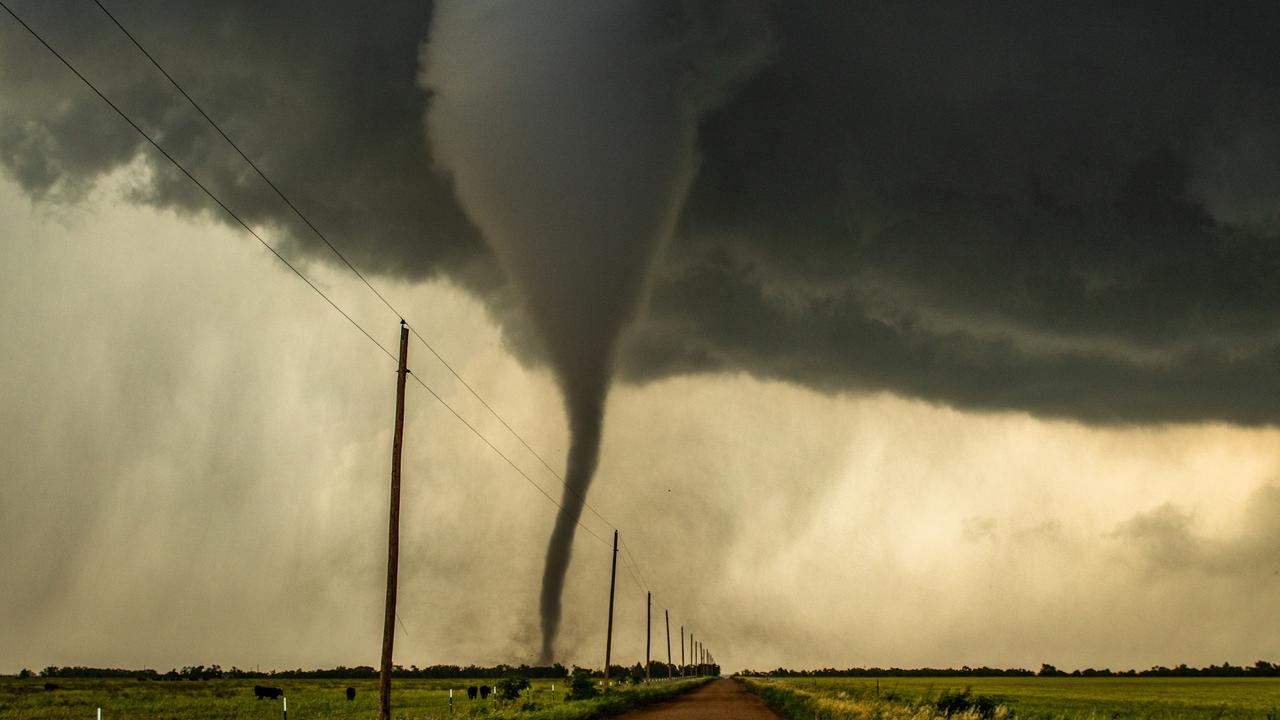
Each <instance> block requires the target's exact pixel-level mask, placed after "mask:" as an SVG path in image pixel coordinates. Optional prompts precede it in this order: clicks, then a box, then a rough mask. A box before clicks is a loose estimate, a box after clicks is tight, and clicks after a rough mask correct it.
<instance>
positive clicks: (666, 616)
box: [662, 608, 671, 680]
mask: <svg viewBox="0 0 1280 720" xmlns="http://www.w3.org/2000/svg"><path fill="white" fill-rule="evenodd" d="M662 619H663V620H665V621H666V622H667V679H668V680H670V679H671V614H670V613H668V612H667V611H666V609H665V608H664V609H663V611H662Z"/></svg>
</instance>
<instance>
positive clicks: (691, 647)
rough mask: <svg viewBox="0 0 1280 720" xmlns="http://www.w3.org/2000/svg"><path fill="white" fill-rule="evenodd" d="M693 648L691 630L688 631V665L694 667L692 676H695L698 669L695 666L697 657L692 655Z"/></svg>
mask: <svg viewBox="0 0 1280 720" xmlns="http://www.w3.org/2000/svg"><path fill="white" fill-rule="evenodd" d="M693 648H694V643H693V631H692V630H690V631H689V664H690V665H693V666H694V667H693V674H694V675H697V674H698V667H697V665H698V661H697V657H698V656H697V655H694V654H693Z"/></svg>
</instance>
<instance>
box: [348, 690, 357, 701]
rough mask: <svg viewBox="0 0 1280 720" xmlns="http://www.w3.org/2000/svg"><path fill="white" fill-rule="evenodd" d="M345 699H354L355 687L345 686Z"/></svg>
mask: <svg viewBox="0 0 1280 720" xmlns="http://www.w3.org/2000/svg"><path fill="white" fill-rule="evenodd" d="M347 699H348V700H355V699H356V689H355V688H347Z"/></svg>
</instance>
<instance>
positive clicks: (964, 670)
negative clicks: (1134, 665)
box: [739, 660, 1280, 678]
mask: <svg viewBox="0 0 1280 720" xmlns="http://www.w3.org/2000/svg"><path fill="white" fill-rule="evenodd" d="M739 674H740V675H746V676H750V677H801V678H804V677H1031V676H1038V677H1280V665H1277V664H1275V663H1270V662H1267V661H1265V660H1259V661H1257V662H1255V663H1254V664H1252V665H1232V664H1231V663H1227V662H1224V663H1222V664H1221V665H1210V666H1208V667H1203V668H1193V667H1188V666H1187V665H1186V664H1182V665H1178V666H1177V667H1172V668H1169V667H1165V666H1163V665H1157V666H1155V667H1153V668H1150V669H1148V670H1111V669H1110V668H1102V669H1101V670H1097V669H1094V668H1086V669H1084V670H1072V671H1071V672H1067V671H1065V670H1059V669H1058V668H1056V667H1054V666H1053V665H1050V664H1048V663H1045V664H1043V665H1041V666H1040V670H1039V672H1032V671H1031V670H1027V669H1025V668H991V667H985V666H984V667H977V668H972V667H969V666H968V665H965V666H964V667H961V668H896V667H894V668H879V667H872V668H847V669H844V670H837V669H835V668H822V669H820V670H789V669H787V668H778V669H776V670H764V671H757V670H743V671H742V672H741V673H739Z"/></svg>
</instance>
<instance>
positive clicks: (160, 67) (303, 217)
mask: <svg viewBox="0 0 1280 720" xmlns="http://www.w3.org/2000/svg"><path fill="white" fill-rule="evenodd" d="M93 2H94V4H95V5H97V6H98V8H99V9H101V10H102V12H103V13H104V14H106V16H107V17H108V18H110V20H111V22H112V23H114V24H115V26H116V27H117V28H119V30H120V32H122V33H124V36H125V37H127V38H128V39H129V41H130V42H132V43H133V46H134V47H136V48H137V49H138V51H139V52H141V53H142V54H143V56H145V57H146V58H147V60H149V61H150V62H151V64H152V65H153V66H155V68H156V69H157V70H159V71H160V74H162V75H164V77H165V79H166V80H168V81H169V83H170V84H171V85H173V87H174V88H175V89H177V91H178V92H179V93H181V94H182V97H184V98H186V99H187V102H189V103H191V106H192V107H193V108H195V110H196V112H198V113H200V116H201V117H203V118H204V119H205V121H206V122H208V123H209V125H210V126H211V127H213V129H214V130H216V131H217V133H218V134H219V135H221V136H222V139H223V140H225V141H226V142H227V144H228V145H230V146H231V148H232V149H233V150H235V151H236V153H237V154H238V155H239V156H240V158H241V159H242V160H244V161H245V162H246V163H247V164H248V165H249V167H251V168H253V171H254V172H255V173H257V174H258V177H260V178H262V180H263V182H265V183H266V184H267V186H268V187H270V188H271V189H272V191H274V192H275V194H276V196H278V197H279V198H280V200H281V201H283V202H284V204H285V205H287V206H289V209H290V210H292V211H293V213H294V214H295V215H297V216H298V217H299V218H300V219H301V220H302V222H303V223H305V224H306V226H307V227H308V228H310V229H311V231H312V232H313V233H315V236H316V237H318V238H319V239H320V240H321V242H323V243H324V244H325V245H326V246H328V248H329V250H331V251H332V252H333V254H334V255H335V256H337V258H338V259H339V260H341V261H342V263H343V264H344V265H346V266H347V268H348V269H349V270H351V272H352V273H354V274H355V276H356V277H357V278H359V279H360V282H362V283H364V285H365V287H367V288H368V289H369V291H370V292H372V293H373V294H374V295H375V296H376V297H377V298H378V299H379V300H381V301H382V304H383V305H385V306H386V307H387V309H388V310H390V311H391V312H392V313H394V314H395V316H396V317H397V318H400V319H403V318H404V317H405V315H404V313H402V312H400V311H399V310H397V309H396V307H395V306H394V305H392V304H391V301H389V300H388V299H387V298H386V296H385V295H383V294H382V293H381V292H380V291H379V290H378V289H377V288H376V287H374V285H373V283H372V282H370V281H369V279H368V278H367V277H365V275H364V273H362V272H360V270H359V269H357V268H356V266H355V265H354V264H352V262H351V261H350V260H348V259H347V257H346V255H344V254H343V253H342V252H341V251H340V250H338V248H337V246H335V245H334V244H333V243H332V242H330V240H329V238H328V237H327V236H326V235H325V234H324V233H323V232H321V230H320V228H318V227H316V225H315V223H313V222H311V219H310V218H308V217H307V216H306V214H305V213H303V212H302V210H301V209H300V208H298V206H297V205H295V204H294V202H293V201H292V200H290V199H289V197H288V196H287V195H285V194H284V191H282V190H281V189H280V187H279V186H278V185H276V184H275V182H273V181H272V180H271V178H269V177H267V174H266V173H265V172H263V170H262V168H260V167H258V165H257V163H255V162H254V161H253V160H251V159H250V158H249V156H248V155H247V154H245V152H244V151H243V150H241V149H240V146H239V145H237V144H236V142H235V141H234V140H232V139H231V137H230V136H229V135H227V133H226V132H225V131H224V130H223V129H222V127H221V126H220V125H219V124H218V123H217V122H216V121H215V120H214V119H213V118H212V117H210V116H209V113H207V112H205V110H204V108H203V107H201V106H200V104H199V103H198V102H196V100H195V98H193V97H191V95H190V93H188V92H187V91H186V89H185V88H183V87H182V85H181V84H180V83H179V82H178V81H177V80H176V79H174V77H173V76H172V75H171V74H169V71H168V70H166V69H165V68H164V66H163V65H161V64H160V61H158V60H156V58H155V56H153V55H152V54H151V53H150V52H149V51H148V50H147V49H146V48H145V47H143V45H142V43H141V42H140V41H139V40H138V39H137V38H136V37H135V36H134V35H133V33H131V32H129V30H128V28H126V27H125V26H124V24H123V23H121V22H120V20H119V19H117V18H116V16H115V15H113V14H112V13H111V11H110V10H108V9H107V7H106V6H105V5H103V4H102V2H101V0H93ZM10 14H12V12H11V13H10ZM405 325H407V326H408V327H409V331H410V332H412V333H413V335H414V337H416V338H417V339H418V341H419V342H421V343H422V345H423V346H424V347H426V348H427V350H428V351H429V352H430V353H431V354H432V355H434V356H435V358H436V360H438V361H439V362H440V364H441V365H443V366H444V367H445V369H446V370H448V371H449V373H450V374H451V375H453V377H454V378H456V379H457V380H458V382H460V383H462V386H463V387H465V388H466V389H467V391H468V392H470V393H471V395H472V396H473V397H475V399H476V400H479V401H480V404H481V405H483V406H484V408H485V410H487V411H488V412H489V414H491V415H493V416H494V417H495V418H497V420H498V422H499V423H501V424H502V427H504V428H506V430H507V432H509V433H511V435H512V436H514V437H515V438H516V440H519V441H520V444H521V445H523V446H524V448H525V449H526V450H528V451H529V452H530V453H531V454H532V455H533V456H534V457H535V458H537V459H538V462H540V463H541V464H542V466H543V467H544V468H546V469H547V471H548V472H550V473H551V474H552V476H554V477H555V478H556V479H557V480H559V481H560V484H561V485H563V486H564V488H565V490H567V491H568V492H569V493H571V494H572V495H573V496H575V497H577V498H578V499H579V500H581V501H582V504H583V506H584V507H586V508H587V509H588V510H590V511H591V512H592V513H593V514H594V515H595V516H596V517H597V518H599V519H600V520H601V522H603V523H604V524H606V525H608V526H610V527H616V525H614V524H613V523H611V522H609V520H608V519H607V518H605V517H604V516H603V515H601V514H600V513H599V511H597V510H596V509H595V508H594V507H592V506H591V504H590V503H588V502H587V499H586V497H584V496H583V495H582V494H581V493H579V492H578V491H577V490H575V489H574V488H573V487H572V486H570V485H569V484H568V482H566V481H565V479H564V478H563V477H562V476H561V475H560V473H559V472H557V471H556V470H555V468H553V467H552V466H551V464H550V463H548V462H547V461H546V459H545V458H543V457H542V455H541V454H540V453H538V451H537V450H534V449H533V447H532V446H531V445H530V444H529V443H528V442H527V441H526V440H525V439H524V437H523V436H522V435H520V433H518V432H516V430H515V428H513V427H511V425H510V424H509V423H508V422H507V421H506V418H504V417H502V415H501V414H500V413H498V411H497V410H494V409H493V407H492V406H491V405H489V403H488V402H487V401H486V400H485V399H484V398H483V397H481V395H480V393H478V392H477V391H476V390H475V388H473V387H472V386H471V384H470V383H468V382H467V381H466V380H465V379H464V378H463V377H462V375H461V374H459V373H458V372H457V371H456V370H454V368H453V366H452V365H450V364H449V362H448V361H447V360H445V359H444V357H443V356H441V355H440V353H439V352H437V351H436V349H435V348H434V347H432V345H431V343H429V342H427V339H426V338H424V337H423V336H422V335H421V334H420V333H419V332H418V330H417V328H415V327H414V326H413V325H412V324H411V323H408V322H406V323H405Z"/></svg>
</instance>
